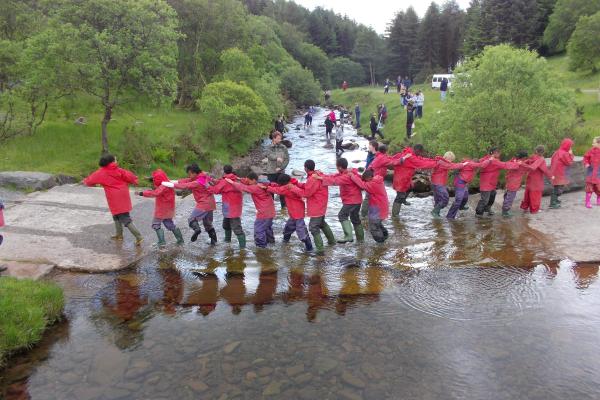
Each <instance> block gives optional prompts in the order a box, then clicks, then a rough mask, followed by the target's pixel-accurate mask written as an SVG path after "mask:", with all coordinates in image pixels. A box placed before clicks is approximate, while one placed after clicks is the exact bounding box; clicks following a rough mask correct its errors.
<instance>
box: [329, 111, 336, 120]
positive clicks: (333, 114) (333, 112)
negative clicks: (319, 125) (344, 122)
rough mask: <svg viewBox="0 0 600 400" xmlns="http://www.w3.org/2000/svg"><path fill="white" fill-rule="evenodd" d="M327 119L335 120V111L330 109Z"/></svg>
mask: <svg viewBox="0 0 600 400" xmlns="http://www.w3.org/2000/svg"><path fill="white" fill-rule="evenodd" d="M329 120H330V121H331V122H333V123H335V120H336V118H335V111H332V112H330V113H329Z"/></svg>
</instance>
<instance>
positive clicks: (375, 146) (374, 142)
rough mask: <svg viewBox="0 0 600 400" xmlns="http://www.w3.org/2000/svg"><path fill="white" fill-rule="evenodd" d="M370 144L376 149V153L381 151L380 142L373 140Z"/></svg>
mask: <svg viewBox="0 0 600 400" xmlns="http://www.w3.org/2000/svg"><path fill="white" fill-rule="evenodd" d="M369 144H370V145H371V147H373V148H374V149H375V151H377V150H379V142H378V141H377V140H371V141H370V142H369Z"/></svg>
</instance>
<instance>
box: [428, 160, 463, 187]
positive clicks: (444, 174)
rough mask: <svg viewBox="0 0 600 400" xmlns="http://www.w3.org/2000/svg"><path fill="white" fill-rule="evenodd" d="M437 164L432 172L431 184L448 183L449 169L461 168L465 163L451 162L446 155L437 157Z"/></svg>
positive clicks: (443, 184) (442, 184) (444, 184)
mask: <svg viewBox="0 0 600 400" xmlns="http://www.w3.org/2000/svg"><path fill="white" fill-rule="evenodd" d="M435 160H436V161H437V165H436V166H435V168H433V172H432V173H431V184H432V185H441V186H446V185H447V184H448V171H449V170H451V169H461V168H462V167H463V164H456V163H451V162H449V161H448V160H446V159H445V158H444V157H439V156H438V157H436V158H435Z"/></svg>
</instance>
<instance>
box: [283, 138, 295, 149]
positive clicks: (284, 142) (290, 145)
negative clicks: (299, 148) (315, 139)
mask: <svg viewBox="0 0 600 400" xmlns="http://www.w3.org/2000/svg"><path fill="white" fill-rule="evenodd" d="M281 143H283V145H284V146H285V147H287V148H288V149H290V148H291V147H292V141H291V140H288V139H283V140H282V141H281Z"/></svg>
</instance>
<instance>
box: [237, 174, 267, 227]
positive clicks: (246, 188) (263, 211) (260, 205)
mask: <svg viewBox="0 0 600 400" xmlns="http://www.w3.org/2000/svg"><path fill="white" fill-rule="evenodd" d="M233 187H235V188H236V189H237V190H239V191H241V192H246V193H250V194H251V195H252V201H253V202H254V206H255V207H256V219H267V218H275V204H274V203H273V197H272V196H271V194H270V193H269V192H267V191H266V190H265V189H262V188H260V187H258V185H243V184H241V183H238V182H234V183H233Z"/></svg>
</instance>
